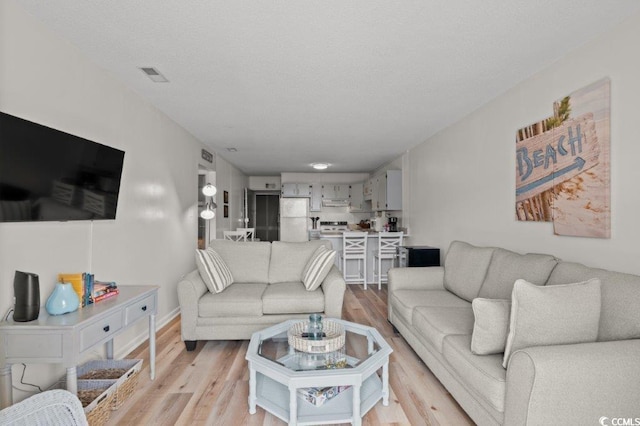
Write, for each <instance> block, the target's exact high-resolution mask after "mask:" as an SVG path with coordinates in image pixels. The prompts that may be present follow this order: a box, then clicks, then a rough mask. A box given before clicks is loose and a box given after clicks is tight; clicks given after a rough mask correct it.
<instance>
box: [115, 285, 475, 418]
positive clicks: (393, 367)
mask: <svg viewBox="0 0 640 426" xmlns="http://www.w3.org/2000/svg"><path fill="white" fill-rule="evenodd" d="M343 318H344V319H346V320H348V321H354V322H358V323H361V324H367V325H370V326H373V327H375V328H376V329H378V330H379V331H380V332H381V333H382V335H383V336H384V338H385V339H386V340H387V342H388V343H389V344H390V345H391V347H392V348H393V351H394V352H393V354H391V358H390V362H389V383H390V387H391V397H390V398H389V406H387V407H385V406H383V405H382V403H381V402H380V403H378V404H377V405H376V406H375V407H374V408H373V409H372V410H371V411H369V412H368V413H367V415H366V416H365V417H364V418H363V424H364V425H389V424H403V425H409V424H410V425H434V426H435V425H456V426H457V425H473V422H472V421H471V419H469V417H468V416H467V415H466V414H465V413H464V411H462V409H461V408H460V406H459V405H458V404H457V403H456V402H455V400H454V399H453V398H452V397H451V395H449V393H448V392H447V391H446V389H445V388H444V387H443V386H442V385H441V384H440V382H439V381H438V379H436V378H435V376H434V375H433V374H432V373H431V371H430V370H429V369H428V368H427V367H426V366H425V365H424V363H423V362H422V361H421V360H420V358H418V356H417V355H416V354H415V352H413V350H412V349H411V347H410V346H409V345H408V344H407V343H406V342H405V341H404V339H403V338H402V337H401V336H400V335H398V334H394V333H393V330H392V327H391V325H390V324H389V323H388V322H387V320H386V318H387V290H386V286H383V289H382V291H378V290H377V288H376V289H373V288H371V287H369V289H367V290H366V291H365V290H364V289H363V287H362V286H361V285H348V286H347V292H346V294H345V302H344V310H343ZM248 343H249V342H248V341H207V342H198V346H197V348H196V350H195V351H193V352H187V351H186V350H185V348H184V344H183V342H182V340H181V339H180V319H179V318H176V319H175V320H173V321H172V322H171V323H170V324H168V325H167V326H165V327H164V328H162V329H161V330H160V331H159V332H158V334H157V341H156V348H157V354H156V380H154V381H151V380H150V379H149V348H148V345H147V344H146V343H145V344H143V345H141V346H140V347H138V348H137V349H136V350H134V351H133V352H132V353H131V354H130V355H129V358H143V359H144V363H143V365H144V367H143V370H142V372H141V374H140V381H139V383H138V387H137V389H136V392H135V394H134V395H133V396H132V397H131V398H130V399H129V400H128V401H127V402H126V403H125V404H124V405H123V406H121V407H120V408H119V409H118V410H117V411H113V412H112V414H111V419H110V420H109V423H108V425H174V424H178V425H194V426H195V425H245V424H246V425H283V424H284V423H283V422H282V421H281V420H279V419H278V418H276V417H274V416H272V415H271V414H269V413H266V412H265V411H264V410H263V409H261V408H260V407H258V409H257V410H258V412H257V413H256V414H254V415H250V414H249V407H248V403H247V396H248V395H249V372H248V367H247V362H246V360H245V359H244V357H245V354H246V351H247V345H248Z"/></svg>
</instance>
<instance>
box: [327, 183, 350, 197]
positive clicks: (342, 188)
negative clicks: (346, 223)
mask: <svg viewBox="0 0 640 426" xmlns="http://www.w3.org/2000/svg"><path fill="white" fill-rule="evenodd" d="M349 187H350V185H348V184H344V183H342V184H324V185H322V198H324V199H327V200H347V199H348V198H349V195H350V189H349Z"/></svg>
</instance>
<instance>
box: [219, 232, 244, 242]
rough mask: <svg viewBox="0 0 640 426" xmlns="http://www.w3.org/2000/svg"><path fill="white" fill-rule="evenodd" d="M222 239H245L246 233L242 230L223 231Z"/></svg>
mask: <svg viewBox="0 0 640 426" xmlns="http://www.w3.org/2000/svg"><path fill="white" fill-rule="evenodd" d="M223 235H224V239H225V240H230V241H247V233H246V232H244V231H224V232H223Z"/></svg>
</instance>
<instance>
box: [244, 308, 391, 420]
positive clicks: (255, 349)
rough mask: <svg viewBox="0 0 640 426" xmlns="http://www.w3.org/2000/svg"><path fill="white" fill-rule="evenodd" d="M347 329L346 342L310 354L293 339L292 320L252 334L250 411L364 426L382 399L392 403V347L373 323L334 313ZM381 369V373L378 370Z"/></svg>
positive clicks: (286, 418)
mask: <svg viewBox="0 0 640 426" xmlns="http://www.w3.org/2000/svg"><path fill="white" fill-rule="evenodd" d="M328 320H330V321H334V322H336V323H339V324H341V325H342V326H343V327H344V329H345V345H344V347H343V348H342V349H340V350H337V351H335V352H330V353H327V354H309V353H306V352H301V351H297V350H295V349H294V348H293V347H291V346H290V345H289V343H288V339H287V331H288V330H289V328H290V327H292V326H293V325H294V324H296V323H299V322H300V321H302V320H289V321H285V322H283V323H281V324H278V325H275V326H273V327H269V328H267V329H264V330H261V331H258V332H256V333H254V334H253V335H252V336H251V341H250V342H249V348H248V350H247V356H246V359H247V361H248V362H249V413H251V414H255V413H256V406H258V405H259V406H260V407H262V408H264V409H265V410H266V411H268V412H270V413H271V414H273V415H275V416H276V417H278V418H280V419H282V420H284V421H285V422H288V423H289V424H290V425H308V424H331V423H352V424H354V425H360V424H361V423H362V416H364V415H365V414H366V413H367V412H368V411H369V410H370V409H371V408H372V407H373V406H374V405H375V404H376V403H377V402H378V401H380V400H381V399H382V404H383V405H389V355H390V354H391V352H393V351H392V349H391V347H390V346H389V345H388V344H387V342H385V340H384V339H383V338H382V335H381V334H380V333H379V332H378V331H377V330H376V329H375V328H372V327H367V326H364V325H360V324H356V323H353V322H348V321H343V320H339V319H333V318H329V319H328ZM379 371H380V374H378V372H379Z"/></svg>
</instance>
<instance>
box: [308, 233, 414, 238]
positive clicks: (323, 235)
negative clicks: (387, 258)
mask: <svg viewBox="0 0 640 426" xmlns="http://www.w3.org/2000/svg"><path fill="white" fill-rule="evenodd" d="M342 232H343V231H324V232H320V238H342ZM348 232H365V233H366V234H367V237H368V238H378V234H379V232H376V231H348ZM409 237H410V235H409V234H406V233H405V234H404V238H409Z"/></svg>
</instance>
